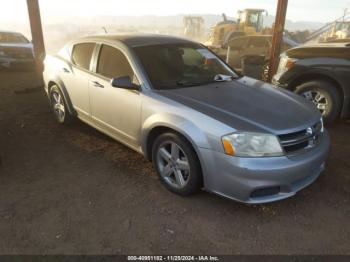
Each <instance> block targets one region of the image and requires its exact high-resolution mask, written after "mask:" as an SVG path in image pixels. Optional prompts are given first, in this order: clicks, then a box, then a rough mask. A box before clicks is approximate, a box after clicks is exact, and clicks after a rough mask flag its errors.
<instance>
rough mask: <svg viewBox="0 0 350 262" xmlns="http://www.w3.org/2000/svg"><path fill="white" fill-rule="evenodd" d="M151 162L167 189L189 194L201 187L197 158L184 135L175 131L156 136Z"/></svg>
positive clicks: (178, 193)
mask: <svg viewBox="0 0 350 262" xmlns="http://www.w3.org/2000/svg"><path fill="white" fill-rule="evenodd" d="M175 147H177V148H178V150H176V148H175ZM177 152H179V153H178V154H177ZM152 162H153V165H154V167H155V169H156V171H157V173H158V175H159V178H160V180H161V182H162V184H163V185H164V186H165V187H166V188H167V189H168V190H169V191H171V192H173V193H175V194H177V195H180V196H190V195H193V194H195V193H197V192H198V191H199V190H200V188H201V187H202V183H203V182H202V171H201V166H200V162H199V159H198V157H197V154H196V152H195V151H194V149H193V147H192V145H191V144H190V143H189V142H188V141H187V140H186V139H185V138H184V137H182V136H180V135H178V134H175V133H164V134H161V135H160V136H159V137H157V138H156V140H155V141H154V143H153V146H152ZM186 163H187V164H186ZM176 174H177V175H176ZM181 177H182V179H181Z"/></svg>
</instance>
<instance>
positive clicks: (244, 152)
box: [222, 133, 284, 157]
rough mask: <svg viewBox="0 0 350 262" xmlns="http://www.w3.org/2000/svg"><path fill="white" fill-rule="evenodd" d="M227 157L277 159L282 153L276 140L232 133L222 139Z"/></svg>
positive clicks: (267, 136)
mask: <svg viewBox="0 0 350 262" xmlns="http://www.w3.org/2000/svg"><path fill="white" fill-rule="evenodd" d="M222 144H223V146H224V151H225V153H226V154H227V155H230V156H237V157H277V156H283V155H284V152H283V149H282V147H281V144H280V142H279V140H278V138H277V137H276V136H274V135H269V134H259V133H234V134H231V135H227V136H224V137H222Z"/></svg>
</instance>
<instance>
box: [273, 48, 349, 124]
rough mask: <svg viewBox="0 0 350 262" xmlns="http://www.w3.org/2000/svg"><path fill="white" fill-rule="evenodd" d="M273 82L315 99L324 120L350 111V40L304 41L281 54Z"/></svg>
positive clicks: (309, 98) (342, 116)
mask: <svg viewBox="0 0 350 262" xmlns="http://www.w3.org/2000/svg"><path fill="white" fill-rule="evenodd" d="M273 83H274V84H275V85H278V86H280V87H283V88H286V89H288V90H291V91H294V92H296V93H298V94H300V95H302V96H304V97H305V98H306V99H308V100H310V101H312V102H313V103H314V104H315V105H316V106H317V108H318V109H319V110H320V111H321V113H322V115H323V117H324V119H325V122H326V123H328V124H330V123H332V122H333V121H334V120H335V119H337V118H339V117H340V118H346V117H349V115H350V85H349V83H350V43H332V44H317V45H305V46H300V47H296V48H293V49H291V50H288V51H286V52H285V53H284V54H283V55H282V56H281V61H280V65H279V68H278V72H277V74H276V75H275V76H274V78H273Z"/></svg>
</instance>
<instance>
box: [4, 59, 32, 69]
mask: <svg viewBox="0 0 350 262" xmlns="http://www.w3.org/2000/svg"><path fill="white" fill-rule="evenodd" d="M0 68H3V69H33V70H34V69H35V61H34V59H33V58H10V57H0Z"/></svg>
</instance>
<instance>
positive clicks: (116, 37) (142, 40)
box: [80, 34, 195, 47]
mask: <svg viewBox="0 0 350 262" xmlns="http://www.w3.org/2000/svg"><path fill="white" fill-rule="evenodd" d="M80 41H107V42H122V43H124V44H125V45H127V46H129V47H138V46H151V45H160V44H176V43H195V42H193V41H191V40H188V39H184V38H180V37H174V36H168V35H158V34H105V35H96V36H88V37H84V38H81V39H80Z"/></svg>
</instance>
